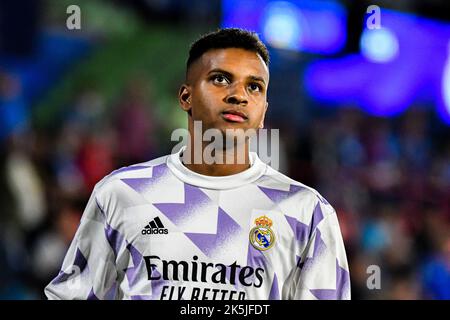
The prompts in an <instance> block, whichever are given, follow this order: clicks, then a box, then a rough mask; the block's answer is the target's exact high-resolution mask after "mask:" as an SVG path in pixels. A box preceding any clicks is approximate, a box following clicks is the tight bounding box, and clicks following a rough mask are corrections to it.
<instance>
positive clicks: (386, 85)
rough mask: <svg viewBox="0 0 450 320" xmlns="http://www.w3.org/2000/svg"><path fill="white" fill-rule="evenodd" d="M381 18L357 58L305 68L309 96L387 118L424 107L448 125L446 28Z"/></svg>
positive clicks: (397, 15)
mask: <svg viewBox="0 0 450 320" xmlns="http://www.w3.org/2000/svg"><path fill="white" fill-rule="evenodd" d="M382 16H383V19H382V22H381V29H379V30H377V29H375V30H367V31H365V32H364V33H363V35H362V37H363V38H362V39H361V53H356V54H351V55H347V56H345V57H341V58H333V59H321V60H317V61H316V62H314V63H312V64H311V65H310V66H308V69H307V71H306V73H305V75H304V83H305V85H306V88H307V90H308V92H309V94H310V95H311V96H312V97H313V98H315V99H316V100H318V101H320V102H321V103H326V104H328V105H329V106H342V105H346V104H354V105H357V106H359V107H360V108H361V109H363V110H365V111H366V112H367V113H369V114H373V115H377V116H385V117H389V116H394V115H397V114H399V113H401V112H403V111H404V110H406V109H407V108H409V107H410V106H411V105H413V104H415V103H425V104H428V105H433V106H436V110H437V112H438V114H439V116H440V117H441V119H442V120H443V121H444V122H445V123H447V124H450V94H449V92H450V89H449V87H450V85H449V82H450V80H449V79H450V76H449V73H450V71H448V70H449V69H450V67H449V65H450V62H449V61H450V58H449V56H448V52H447V51H448V48H447V47H448V41H449V39H450V24H449V23H444V22H441V21H436V20H432V19H429V18H424V17H421V16H418V15H414V14H408V13H401V12H398V11H394V10H387V9H382ZM382 30H384V31H382ZM380 31H381V32H380Z"/></svg>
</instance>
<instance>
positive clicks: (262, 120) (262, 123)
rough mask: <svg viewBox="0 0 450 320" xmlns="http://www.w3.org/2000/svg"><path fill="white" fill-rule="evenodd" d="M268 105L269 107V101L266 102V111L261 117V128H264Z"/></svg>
mask: <svg viewBox="0 0 450 320" xmlns="http://www.w3.org/2000/svg"><path fill="white" fill-rule="evenodd" d="M268 107H269V103H268V102H266V107H265V108H264V113H263V116H262V118H261V122H260V123H259V126H258V128H259V129H262V128H264V118H265V117H266V111H267V108H268Z"/></svg>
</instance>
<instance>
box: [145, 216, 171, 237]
mask: <svg viewBox="0 0 450 320" xmlns="http://www.w3.org/2000/svg"><path fill="white" fill-rule="evenodd" d="M168 232H169V231H168V230H167V229H166V228H165V227H164V225H163V223H162V222H161V220H160V219H159V217H156V218H155V219H153V220H152V221H150V222H149V223H148V225H146V226H145V228H144V229H142V231H141V233H142V234H144V235H145V234H167V233H168Z"/></svg>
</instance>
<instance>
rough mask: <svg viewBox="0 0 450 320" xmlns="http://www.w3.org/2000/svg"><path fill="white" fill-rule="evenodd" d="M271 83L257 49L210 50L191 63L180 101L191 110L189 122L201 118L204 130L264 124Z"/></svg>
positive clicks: (253, 127)
mask: <svg viewBox="0 0 450 320" xmlns="http://www.w3.org/2000/svg"><path fill="white" fill-rule="evenodd" d="M268 84H269V71H268V68H267V66H266V64H265V63H264V61H263V60H262V58H261V57H260V56H259V55H258V54H257V53H255V52H252V51H248V50H244V49H237V48H227V49H215V50H210V51H208V52H206V53H204V54H203V55H202V56H201V57H200V58H199V59H198V60H197V61H195V62H194V63H193V64H192V65H191V67H190V70H189V72H188V78H187V85H183V86H182V88H181V90H180V103H181V105H182V108H183V109H184V110H185V111H190V112H191V115H190V117H189V121H190V122H191V123H190V124H191V125H192V123H193V121H202V128H203V130H207V129H210V128H216V129H219V130H221V131H222V132H225V130H226V129H244V130H247V129H257V128H262V126H263V121H264V115H265V112H266V108H267V86H268Z"/></svg>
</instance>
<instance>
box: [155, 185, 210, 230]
mask: <svg viewBox="0 0 450 320" xmlns="http://www.w3.org/2000/svg"><path fill="white" fill-rule="evenodd" d="M209 203H211V200H210V199H209V197H208V196H207V195H206V194H205V193H204V192H203V191H201V190H200V189H199V188H197V187H194V186H191V185H189V184H186V183H185V184H184V203H154V204H153V205H154V206H155V207H156V208H157V209H158V210H159V211H161V212H162V213H163V214H164V215H165V216H166V217H167V218H169V219H170V220H171V221H172V222H173V223H174V224H181V223H182V222H184V221H185V220H187V219H189V218H190V216H191V215H192V214H194V213H195V212H196V211H197V210H198V209H199V208H200V207H202V206H204V205H207V204H209Z"/></svg>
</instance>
